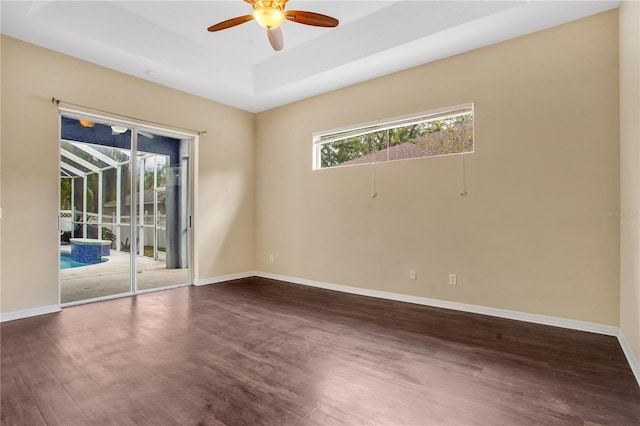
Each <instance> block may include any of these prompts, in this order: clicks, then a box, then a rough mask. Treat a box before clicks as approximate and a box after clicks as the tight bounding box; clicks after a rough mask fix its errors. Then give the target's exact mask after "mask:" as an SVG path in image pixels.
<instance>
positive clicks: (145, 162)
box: [136, 132, 189, 290]
mask: <svg viewBox="0 0 640 426" xmlns="http://www.w3.org/2000/svg"><path fill="white" fill-rule="evenodd" d="M137 157H138V158H137V164H138V168H137V170H138V172H137V176H136V179H137V182H136V188H139V194H138V195H137V196H136V201H137V207H136V218H137V226H136V231H137V238H136V240H137V244H138V259H137V272H138V273H137V289H138V290H147V289H151V288H158V287H166V286H170V285H176V284H184V283H187V282H188V279H189V273H188V271H189V270H188V266H189V265H188V264H187V258H188V256H187V247H188V239H187V237H186V236H187V225H188V203H187V202H186V200H188V198H187V194H188V187H187V182H188V178H187V176H188V175H187V174H186V170H187V169H186V165H187V164H188V160H189V158H188V141H182V140H179V139H174V138H169V137H165V136H161V135H156V134H151V133H147V132H140V133H139V134H138V156H137ZM183 173H185V174H184V175H183Z"/></svg>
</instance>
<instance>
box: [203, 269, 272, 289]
mask: <svg viewBox="0 0 640 426" xmlns="http://www.w3.org/2000/svg"><path fill="white" fill-rule="evenodd" d="M260 274H261V273H260V272H253V271H249V272H239V273H237V274H229V275H218V276H217V277H210V278H202V279H197V280H194V281H193V285H196V286H201V285H207V284H218V283H223V282H225V281H232V280H239V279H242V278H251V277H260V276H262V275H260Z"/></svg>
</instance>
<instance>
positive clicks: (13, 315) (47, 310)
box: [0, 305, 62, 322]
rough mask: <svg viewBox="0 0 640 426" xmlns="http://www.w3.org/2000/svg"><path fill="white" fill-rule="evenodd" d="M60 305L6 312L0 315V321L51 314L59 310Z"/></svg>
mask: <svg viewBox="0 0 640 426" xmlns="http://www.w3.org/2000/svg"><path fill="white" fill-rule="evenodd" d="M61 310H62V309H60V305H50V306H41V307H39V308H33V309H25V310H22V311H14V312H7V313H4V314H2V315H0V322H6V321H14V320H19V319H23V318H29V317H35V316H38V315H46V314H52V313H55V312H60V311H61Z"/></svg>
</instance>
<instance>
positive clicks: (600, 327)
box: [255, 272, 618, 336]
mask: <svg viewBox="0 0 640 426" xmlns="http://www.w3.org/2000/svg"><path fill="white" fill-rule="evenodd" d="M255 275H256V276H258V277H262V278H270V279H274V280H279V281H286V282H290V283H294V284H301V285H307V286H311V287H318V288H324V289H327V290H334V291H340V292H343V293H351V294H358V295H361V296H369V297H377V298H380V299H389V300H396V301H398V302H406V303H414V304H417V305H425V306H433V307H436V308H444V309H453V310H456V311H464V312H471V313H474V314H481V315H489V316H492V317H499V318H507V319H512V320H517V321H525V322H530V323H535V324H543V325H550V326H554V327H561V328H568V329H570V330H578V331H588V332H591V333H597V334H604V335H607V336H617V335H618V327H616V326H612V325H605V324H596V323H592V322H587V321H579V320H572V319H567V318H559V317H552V316H547V315H539V314H531V313H527V312H518V311H510V310H507V309H499V308H491V307H488V306H479V305H469V304H466V303H459V302H449V301H447V300H439V299H429V298H426V297H418V296H410V295H407V294H399V293H390V292H386V291H378V290H369V289H366V288H359V287H350V286H345V285H338V284H331V283H325V282H321V281H313V280H307V279H304V278H296V277H288V276H284V275H278V274H271V273H268V272H256V273H255Z"/></svg>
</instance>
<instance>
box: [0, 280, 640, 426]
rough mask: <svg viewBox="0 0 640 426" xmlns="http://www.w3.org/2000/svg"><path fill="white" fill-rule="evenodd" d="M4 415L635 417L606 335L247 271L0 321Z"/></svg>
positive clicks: (167, 420) (483, 420) (345, 420)
mask: <svg viewBox="0 0 640 426" xmlns="http://www.w3.org/2000/svg"><path fill="white" fill-rule="evenodd" d="M0 339H1V344H2V352H1V354H0V356H1V362H2V365H1V367H2V369H1V378H0V379H1V380H0V387H1V397H2V398H1V405H0V409H1V411H2V416H1V422H2V425H39V424H42V425H44V424H69V425H74V426H75V425H79V426H81V425H84V424H87V425H154V426H157V425H172V424H175V425H199V426H204V425H212V426H231V425H262V424H263V425H278V424H281V425H303V426H310V425H465V426H466V425H479V426H480V425H482V426H484V425H489V424H490V425H509V426H521V425H522V426H524V425H541V424H554V425H555V424H557V425H574V424H582V425H604V424H611V425H621V426H626V425H637V424H640V387H638V384H637V383H636V381H635V378H634V376H633V374H632V372H631V370H630V368H629V365H628V364H627V362H626V359H625V357H624V353H623V352H622V350H621V348H620V345H619V344H618V342H617V340H616V339H615V338H614V337H610V336H602V335H597V334H592V333H585V332H578V331H572V330H565V329H560V328H555V327H549V326H542V325H537V324H530V323H522V322H518V321H512V320H505V319H500V318H493V317H487V316H482V315H475V314H469V313H464V312H456V311H449V310H445V309H437V308H430V307H426V306H418V305H411V304H405V303H401V302H395V301H390V300H380V299H372V298H368V297H363V296H355V295H349V294H342V293H336V292H331V291H327V290H321V289H315V288H310V287H303V286H299V285H294V284H289V283H283V282H278V281H274V280H268V279H261V278H248V279H242V280H236V281H232V282H227V283H221V284H216V285H215V286H204V287H185V288H178V289H174V290H168V291H162V292H157V293H149V294H145V295H141V296H137V297H131V298H123V299H117V300H111V301H107V302H102V303H94V304H90V305H83V306H76V307H73V308H67V309H64V310H63V312H61V313H58V314H51V315H44V316H41V317H34V318H28V319H25V320H18V321H12V322H8V323H3V324H2V325H1V335H0Z"/></svg>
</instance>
